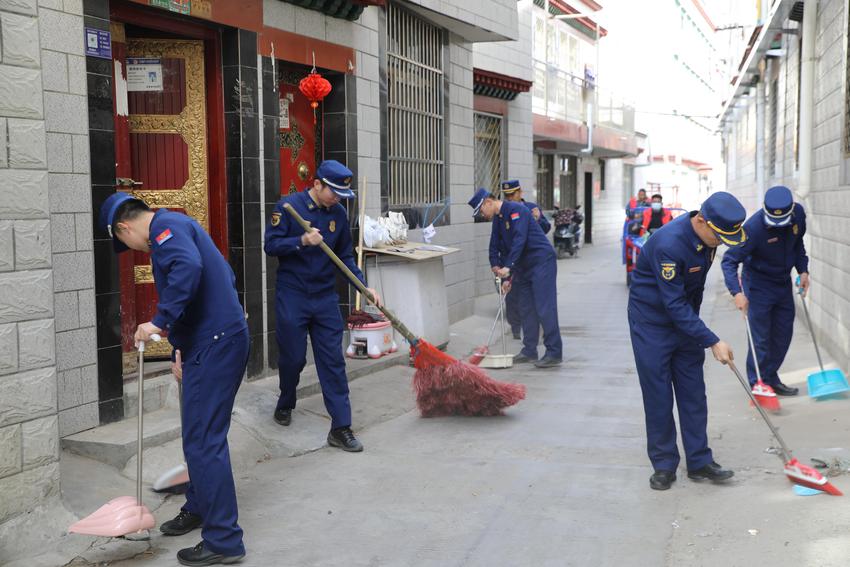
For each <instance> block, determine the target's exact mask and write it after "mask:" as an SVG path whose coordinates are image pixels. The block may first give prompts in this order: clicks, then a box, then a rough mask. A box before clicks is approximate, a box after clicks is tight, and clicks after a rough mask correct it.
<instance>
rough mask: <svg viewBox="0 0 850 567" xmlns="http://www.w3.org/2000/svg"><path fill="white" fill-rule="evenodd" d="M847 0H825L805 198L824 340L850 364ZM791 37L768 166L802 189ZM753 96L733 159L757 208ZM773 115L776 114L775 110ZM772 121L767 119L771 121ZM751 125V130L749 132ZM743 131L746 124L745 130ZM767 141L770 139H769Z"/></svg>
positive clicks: (782, 62) (738, 188) (733, 177)
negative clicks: (845, 144) (809, 184)
mask: <svg viewBox="0 0 850 567" xmlns="http://www.w3.org/2000/svg"><path fill="white" fill-rule="evenodd" d="M845 4H846V3H845V2H841V1H839V0H822V1H821V2H819V3H818V21H817V39H816V43H815V89H814V91H815V93H814V105H815V106H814V124H813V128H814V140H813V142H814V144H813V145H814V149H813V151H814V156H813V172H812V187H811V191H810V193H809V195H808V196H807V198H806V199H805V200H803V201H801V202H802V204H803V205H804V206H805V207H806V212H807V218H808V221H807V222H808V233H807V236H806V239H805V243H806V248H807V250H808V253H809V257H810V259H811V261H810V264H809V268H810V271H811V275H812V287H811V291H810V296H809V299H808V301H809V307H810V311H811V315H812V320H813V324H814V326H815V332H816V334H817V337H818V341H819V342H820V343H821V344H822V346H823V347H826V349H827V350H828V351H829V352H830V354H831V355H832V356H833V357H834V358H835V359H836V362H837V363H838V364H839V365H840V366H841V367H842V368H843V369H844V370H847V368H848V367H850V292H848V289H850V267H848V265H847V261H846V260H847V258H850V235H848V231H847V226H848V221H850V156H848V154H846V153H845V151H844V147H843V141H842V140H843V136H845V135H846V132H847V129H848V123H847V119H848V118H847V111H846V106H845V103H846V100H847V97H848V92H847V88H846V85H845V78H846V73H847V71H846V65H847V59H846V58H847V54H846V53H845V49H844V45H845V44H846V42H847V24H846V22H847V14H846V10H847V8H846V5H845ZM785 27H796V24H795V23H794V22H785ZM783 38H784V39H783V41H784V42H785V45H784V47H785V50H786V55H785V57H783V58H782V59H778V60H774V61H775V63H773V64H775V65H778V66H779V67H778V69H776V75H774V76H773V77H775V78H777V79H778V84H779V90H778V94H779V96H778V113H777V114H778V120H777V147H776V159H777V166H776V172H775V175H771V172H767V173H766V175H765V179H766V182H765V184H766V187H771V186H773V185H778V184H783V185H786V186H788V187H790V188H791V189H792V190H793V189H796V188H797V184H798V183H797V179H798V175H799V172H798V168H797V163H796V152H795V145H796V144H795V142H796V136H797V127H796V120H797V92H798V80H797V76H798V62H799V42H798V38H797V37H796V36H794V35H790V34H789V35H785V36H783ZM768 76H770V75H768ZM753 92H755V89H753ZM747 103H748V107H747V108H746V109H742V110H740V111H739V113H738V114H737V116H736V121H735V123H734V124H733V126H732V128H731V129H730V131H728V132H727V133H726V136H727V152H726V165H727V181H728V184H727V186H728V189H729V190H730V191H732V192H734V193H735V194H736V195H738V196H740V197H741V199H742V201H743V202H744V204H745V205H746V206H747V208H748V210H749V211H750V212H752V211H754V210H755V209H756V208H757V207H758V206H760V204H759V203H758V202H757V191H756V186H755V99H753V98H751V99H749V100H748V101H747ZM768 110H769V109H768ZM765 114H766V115H769V113H768V112H767V111H766V113H765ZM766 122H767V120H766ZM768 126H769V125H767V124H766V128H767V127H768ZM746 129H749V130H751V131H750V132H749V133H748V134H747V133H745V130H746ZM737 130H741V132H742V133H741V135H740V136H738V135H737ZM765 143H766V146H767V145H768V143H769V140H768V139H766V141H765Z"/></svg>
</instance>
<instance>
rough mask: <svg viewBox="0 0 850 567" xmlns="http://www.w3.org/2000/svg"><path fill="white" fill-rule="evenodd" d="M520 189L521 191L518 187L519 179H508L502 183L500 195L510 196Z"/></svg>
mask: <svg viewBox="0 0 850 567" xmlns="http://www.w3.org/2000/svg"><path fill="white" fill-rule="evenodd" d="M520 189H522V187H520V186H519V179H508V180H507V181H502V193H504V194H505V195H510V194H511V193H514V192H516V191H519V190H520Z"/></svg>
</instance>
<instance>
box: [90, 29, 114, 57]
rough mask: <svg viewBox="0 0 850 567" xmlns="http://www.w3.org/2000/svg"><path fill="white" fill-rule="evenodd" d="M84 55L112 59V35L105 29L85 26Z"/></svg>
mask: <svg viewBox="0 0 850 567" xmlns="http://www.w3.org/2000/svg"><path fill="white" fill-rule="evenodd" d="M85 39H86V55H90V56H92V57H100V58H101V59H112V35H111V34H110V33H109V32H108V31H106V30H98V29H94V28H85Z"/></svg>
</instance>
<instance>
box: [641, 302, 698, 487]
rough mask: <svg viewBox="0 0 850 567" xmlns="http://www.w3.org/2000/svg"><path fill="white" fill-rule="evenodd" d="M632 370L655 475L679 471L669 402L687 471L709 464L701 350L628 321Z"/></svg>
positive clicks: (667, 332)
mask: <svg viewBox="0 0 850 567" xmlns="http://www.w3.org/2000/svg"><path fill="white" fill-rule="evenodd" d="M629 332H630V333H631V337H632V350H633V351H634V355H635V366H636V367H637V372H638V377H639V378H640V389H641V392H642V393H643V410H644V414H645V416H646V451H647V454H648V455H649V460H650V461H651V462H652V466H653V468H654V469H655V470H666V471H675V470H676V468H677V467H678V466H679V448H678V446H677V445H676V422H675V421H674V420H673V396H674V394H675V397H676V406H677V408H678V410H679V429H680V430H681V432H682V445H683V446H684V448H685V459H686V463H687V466H688V469H689V470H695V469H699V468H701V467H704V466H705V465H707V464H709V463H711V462H712V460H713V457H712V454H711V449H709V447H708V434H707V433H706V428H707V422H708V404H707V402H706V399H705V382H704V381H703V369H702V366H703V363H704V362H705V350H704V349H702V348H700V347H699V345H696V344H694V342H693V339H690V338H688V337H686V336H683V335H681V334H680V333H679V332H678V331H676V329H675V328H674V327H661V326H657V325H652V324H647V323H637V322H635V321H633V320H632V317H631V316H629Z"/></svg>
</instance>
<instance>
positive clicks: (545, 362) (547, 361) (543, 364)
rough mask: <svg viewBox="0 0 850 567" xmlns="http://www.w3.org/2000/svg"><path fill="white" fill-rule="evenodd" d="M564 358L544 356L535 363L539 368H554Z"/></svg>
mask: <svg viewBox="0 0 850 567" xmlns="http://www.w3.org/2000/svg"><path fill="white" fill-rule="evenodd" d="M561 362H562V360H561V359H560V358H552V357H549V356H544V357H543V358H541V359H540V360H538V361H537V362H535V363H534V366H536V367H537V368H553V367H555V366H560V365H561Z"/></svg>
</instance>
